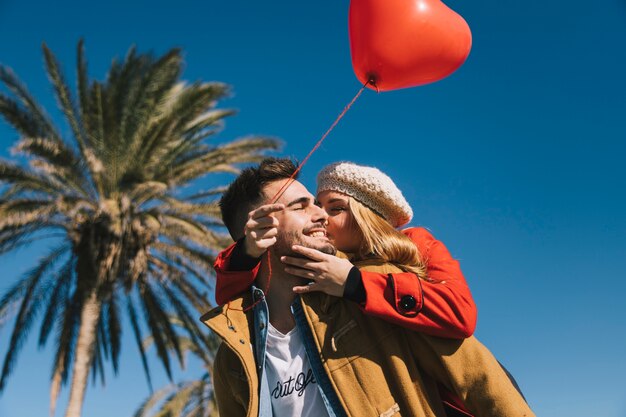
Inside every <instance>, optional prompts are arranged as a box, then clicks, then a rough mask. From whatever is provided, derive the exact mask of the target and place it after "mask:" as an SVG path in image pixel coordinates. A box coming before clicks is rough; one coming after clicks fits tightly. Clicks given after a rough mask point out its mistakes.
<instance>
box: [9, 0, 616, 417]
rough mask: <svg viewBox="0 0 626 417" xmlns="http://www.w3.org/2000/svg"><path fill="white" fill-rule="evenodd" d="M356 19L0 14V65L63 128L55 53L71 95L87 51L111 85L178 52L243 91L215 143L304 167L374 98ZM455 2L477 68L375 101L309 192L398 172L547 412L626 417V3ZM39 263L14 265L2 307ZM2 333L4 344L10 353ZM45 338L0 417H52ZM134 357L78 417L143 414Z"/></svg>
mask: <svg viewBox="0 0 626 417" xmlns="http://www.w3.org/2000/svg"><path fill="white" fill-rule="evenodd" d="M348 4H349V2H348V0H339V1H327V0H320V1H317V2H298V1H284V0H276V1H273V2H253V1H241V0H230V1H209V0H205V1H184V0H181V1H178V2H165V1H156V0H155V1H151V2H139V1H135V2H128V1H125V2H122V1H119V0H113V1H110V2H106V3H103V2H97V3H95V2H94V3H92V4H89V3H88V2H77V1H67V0H60V1H55V2H43V1H31V2H24V1H20V2H18V1H15V0H0V39H3V42H0V62H1V63H2V64H4V65H8V66H10V67H12V68H13V69H14V70H15V72H16V73H17V74H19V76H20V77H21V78H22V80H23V81H24V82H25V83H26V84H27V85H28V86H29V88H30V89H31V91H32V92H33V94H34V95H35V96H36V97H37V98H38V99H39V100H40V101H41V102H42V103H43V104H44V105H45V106H46V107H47V108H48V110H49V111H50V113H51V114H52V115H53V116H54V117H55V118H56V120H59V121H60V120H61V119H60V117H59V114H58V112H57V111H56V110H54V106H55V103H54V100H53V98H52V94H51V88H50V86H49V84H48V82H47V79H46V76H45V74H44V71H43V61H42V55H41V49H40V46H41V43H42V42H43V41H45V42H46V43H47V44H48V45H49V47H50V48H51V49H52V50H53V51H54V52H55V53H56V54H57V57H58V58H59V60H60V61H61V62H62V63H63V66H64V68H65V70H66V74H67V75H66V77H67V78H68V79H69V80H73V76H74V70H73V68H74V66H75V47H76V42H77V41H78V39H79V38H81V37H83V38H84V39H85V42H86V50H87V56H88V59H89V65H90V74H91V75H92V77H95V78H98V79H102V78H104V76H105V74H106V70H107V68H108V66H109V65H110V61H111V58H112V57H114V56H119V57H123V56H124V54H125V52H126V51H127V50H128V48H129V46H130V45H131V44H135V45H137V47H138V49H139V50H140V51H148V50H152V51H154V52H155V53H163V52H165V51H166V50H168V49H169V48H171V47H174V46H179V47H182V48H183V49H184V51H185V57H186V69H185V73H184V78H185V79H187V80H190V81H194V80H217V81H222V82H226V83H228V84H230V85H232V87H233V94H232V96H231V97H230V98H229V99H227V100H224V101H223V102H222V103H221V106H223V107H229V108H237V109H238V110H239V114H238V115H237V116H235V117H233V118H231V119H230V120H229V121H228V122H227V125H226V129H225V130H224V132H223V133H222V134H220V137H219V140H230V139H233V138H235V137H239V136H243V135H247V134H264V135H271V136H275V137H278V138H281V139H282V140H283V141H284V146H283V150H282V151H281V152H280V154H281V155H287V156H293V157H297V158H303V157H304V156H305V155H306V154H307V153H308V151H309V149H310V148H311V147H312V146H313V144H314V143H315V142H316V141H317V140H318V139H319V137H320V136H321V135H322V134H323V133H324V131H325V130H326V129H327V128H328V126H329V125H330V124H331V123H332V121H333V120H334V119H335V117H336V116H337V114H338V113H339V112H340V111H341V109H342V108H343V106H344V105H345V104H346V103H347V102H348V101H349V100H350V99H351V98H352V97H353V96H354V94H355V93H356V92H357V91H358V89H359V87H360V85H359V83H358V81H357V80H356V77H355V76H354V74H353V71H352V67H351V62H350V51H349V44H348V28H347V11H348ZM447 4H448V5H449V6H451V7H452V8H453V9H455V10H456V11H457V12H459V13H460V14H461V15H462V16H464V17H465V19H466V20H467V21H468V23H469V25H470V27H471V28H472V33H473V48H472V52H471V54H470V56H469V58H468V60H467V62H466V63H465V65H464V66H463V67H461V69H460V70H459V71H457V72H456V73H454V74H453V75H452V76H450V77H449V78H447V79H444V80H442V81H440V82H437V83H434V84H431V85H427V86H423V87H419V88H411V89H405V90H399V91H392V92H386V93H381V94H376V93H375V92H373V91H369V90H368V91H366V92H365V93H364V94H363V95H362V96H361V98H360V99H359V101H358V102H357V103H356V104H355V105H354V107H353V108H352V110H351V111H350V112H349V113H348V114H347V116H346V117H345V118H344V119H343V120H342V122H341V123H340V125H339V126H338V127H337V128H336V129H335V130H334V131H333V133H332V134H331V135H330V136H329V137H328V139H327V140H326V142H325V143H324V144H323V146H322V147H321V148H320V149H319V150H318V151H317V152H316V153H315V154H314V156H313V157H312V158H311V160H310V162H309V163H308V164H307V166H306V168H305V172H304V175H303V178H302V179H303V182H304V183H305V184H306V185H308V186H310V187H311V188H314V178H315V173H316V172H317V171H318V170H319V169H320V168H321V167H322V166H324V165H325V164H327V163H329V162H333V161H336V160H353V161H356V162H359V163H363V164H370V165H375V166H377V167H379V168H381V169H382V170H384V171H385V172H387V173H388V174H389V175H390V176H391V177H392V178H394V180H396V182H397V184H398V185H399V187H400V188H401V189H402V190H403V191H404V193H405V195H406V196H407V199H408V200H409V202H410V203H411V205H412V206H413V209H414V212H415V218H414V220H413V222H412V224H413V225H419V226H425V227H428V228H429V229H430V230H431V231H432V232H433V233H434V234H435V236H437V237H438V238H439V239H441V240H442V241H444V243H446V245H447V246H448V248H449V249H450V250H451V252H452V254H453V255H454V256H455V257H457V258H458V259H459V260H460V261H461V265H462V267H463V271H464V273H465V275H466V278H467V280H468V282H469V284H470V287H471V288H472V291H473V294H474V297H475V299H476V302H477V304H478V310H479V320H478V328H477V331H476V335H477V336H478V337H479V338H480V339H481V340H482V341H483V342H484V343H485V344H486V345H487V346H488V347H489V348H490V349H491V350H492V351H493V352H494V353H495V354H496V356H497V357H498V358H499V359H500V360H501V362H503V363H504V364H505V365H506V366H507V367H508V368H509V369H510V370H511V372H512V373H513V374H514V375H515V376H516V378H517V380H518V382H519V383H520V385H521V387H522V389H523V390H524V393H525V395H526V397H527V398H528V400H529V402H530V404H531V406H532V407H533V408H534V410H535V411H536V413H537V414H538V415H545V416H569V417H577V416H580V417H583V416H585V417H587V416H603V417H624V416H626V384H624V382H623V375H624V374H625V373H626V359H625V357H624V352H626V303H625V302H624V298H625V297H624V293H625V291H626V164H625V163H624V157H625V155H626V123H625V122H624V120H626V77H625V76H624V75H625V74H626V47H625V42H626V2H625V1H624V0H605V1H602V2H588V1H581V0H572V1H569V2H546V1H539V0H529V1H525V2H519V1H512V0H497V1H496V0H485V1H482V2H468V1H458V0H454V1H449V2H447ZM60 123H62V122H61V121H60ZM62 126H63V129H64V131H65V132H69V128H68V127H67V126H66V125H63V124H62ZM15 139H16V135H15V133H14V132H13V131H11V130H10V129H9V128H8V127H7V126H6V124H4V123H0V157H10V154H9V151H8V149H9V148H10V147H11V145H12V143H13V142H14V140H15ZM219 181H221V182H222V183H223V182H224V181H227V179H224V178H220V179H219ZM208 184H210V181H208V182H207V185H208ZM43 247H45V242H42V243H40V244H36V245H34V246H33V247H32V248H30V249H28V250H24V251H22V252H18V253H16V254H12V255H10V256H5V257H2V258H0V290H1V289H4V288H6V287H8V286H9V285H10V284H11V283H12V282H13V281H14V280H15V279H16V278H17V277H18V276H19V275H20V274H21V273H23V272H24V271H25V270H26V269H27V268H28V266H29V265H30V264H31V263H32V261H33V259H35V258H36V257H37V256H40V255H41V254H42V252H41V251H42V249H43ZM8 335H9V328H7V327H6V326H5V327H4V328H2V329H0V354H2V355H4V353H5V351H6V339H7V338H8ZM34 339H35V337H31V338H29V339H28V340H27V342H26V343H27V344H26V347H25V348H24V350H23V351H22V354H21V357H20V359H19V362H18V364H17V367H16V369H15V371H14V373H13V376H12V378H11V380H10V382H9V386H8V388H7V389H6V390H5V392H4V393H3V394H2V395H0V416H3V417H4V416H6V417H31V416H32V417H35V416H43V415H46V413H47V412H48V411H47V410H48V386H49V385H48V384H49V375H50V369H51V365H52V363H51V356H52V353H51V351H52V349H51V346H48V348H44V349H41V350H37V349H36V347H35V344H36V341H35V340H34ZM125 341H127V342H128V343H126V344H125V345H124V346H123V353H122V363H121V364H120V372H119V375H118V376H117V377H113V375H111V372H108V380H107V385H106V387H105V388H102V387H101V386H100V385H96V386H91V387H90V389H89V391H88V392H87V398H86V402H85V407H84V413H83V415H85V416H89V417H108V416H131V415H132V413H133V412H134V410H135V409H136V408H137V406H138V405H139V404H140V402H141V401H142V400H143V399H144V398H145V397H146V395H147V394H148V388H147V386H146V383H145V379H144V376H143V373H142V370H141V365H140V363H139V357H138V354H137V353H136V348H135V346H134V342H133V341H132V340H131V337H130V335H129V334H126V335H125ZM151 364H152V365H154V372H155V374H156V377H155V386H157V387H158V386H160V385H162V384H165V383H166V379H165V377H164V376H163V373H162V372H161V370H160V369H159V368H158V367H157V365H158V364H157V361H156V360H155V357H152V358H151ZM194 367H197V364H194V363H193V362H192V363H191V366H190V368H194ZM197 374H198V370H197V369H190V370H188V372H187V373H186V374H182V373H181V374H179V377H183V376H184V375H188V376H189V375H191V376H193V375H197ZM64 394H66V392H65V393H64ZM65 397H66V395H62V398H61V403H60V405H59V410H58V412H57V415H59V414H60V413H61V412H63V411H64V401H65V400H66V398H65Z"/></svg>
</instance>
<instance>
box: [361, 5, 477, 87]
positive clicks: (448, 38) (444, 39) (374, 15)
mask: <svg viewBox="0 0 626 417" xmlns="http://www.w3.org/2000/svg"><path fill="white" fill-rule="evenodd" d="M349 32H350V51H351V53H352V66H353V67H354V72H355V73H356V76H357V78H358V79H359V81H361V82H362V83H363V84H365V83H366V82H368V81H370V84H368V87H370V88H372V89H374V90H377V91H389V90H395V89H398V88H407V87H415V86H418V85H424V84H428V83H432V82H435V81H438V80H440V79H442V78H444V77H447V76H448V75H450V74H452V73H453V72H454V71H456V69H457V68H459V67H460V66H461V65H462V64H463V62H465V59H467V56H468V55H469V52H470V49H471V47H472V33H471V32H470V28H469V26H468V25H467V22H465V20H464V19H463V18H462V17H461V16H459V15H458V14H457V13H455V12H454V11H453V10H452V9H450V8H449V7H448V6H446V5H445V4H443V3H442V2H441V1H439V0H351V1H350V14H349Z"/></svg>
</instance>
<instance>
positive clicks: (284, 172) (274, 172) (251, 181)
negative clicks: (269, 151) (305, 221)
mask: <svg viewBox="0 0 626 417" xmlns="http://www.w3.org/2000/svg"><path fill="white" fill-rule="evenodd" d="M296 169H297V166H296V164H295V163H294V162H293V161H292V160H290V159H289V158H267V159H264V160H263V161H262V162H261V163H260V164H259V165H258V166H255V167H250V168H246V169H244V170H243V171H242V172H241V174H239V176H238V177H237V178H236V179H235V181H233V182H232V184H230V185H229V186H228V189H227V190H226V192H224V195H223V196H222V199H221V200H220V209H221V210H222V220H224V224H225V225H226V227H227V228H228V232H229V233H230V236H231V237H232V238H233V240H239V239H241V238H242V237H243V236H244V233H243V229H244V227H245V225H246V221H248V213H249V212H251V211H252V210H254V209H255V208H256V206H258V205H260V204H261V203H262V202H263V200H265V199H268V198H272V197H273V196H268V195H265V194H264V193H263V188H265V186H266V185H268V184H269V183H272V182H274V181H278V180H282V179H287V178H290V177H291V176H292V175H293V173H294V172H295V171H296ZM297 177H298V176H297V175H296V176H295V177H294V179H297Z"/></svg>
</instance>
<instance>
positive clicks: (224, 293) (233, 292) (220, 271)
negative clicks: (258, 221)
mask: <svg viewBox="0 0 626 417" xmlns="http://www.w3.org/2000/svg"><path fill="white" fill-rule="evenodd" d="M237 245H238V243H233V244H232V245H230V246H229V247H228V248H226V249H224V250H223V251H221V252H220V253H219V254H218V255H217V259H216V260H215V264H214V265H213V266H214V268H215V280H216V283H215V301H217V304H219V305H223V304H226V303H227V302H229V301H230V300H232V299H234V298H235V297H236V296H237V295H238V294H240V293H242V292H244V291H246V290H247V289H248V288H250V286H251V285H252V283H253V282H254V279H255V278H256V274H257V272H258V270H259V266H260V262H257V264H256V265H255V266H254V267H253V268H252V269H248V270H242V271H237V270H232V268H230V261H231V258H232V256H233V255H234V252H235V251H236V250H238V249H241V248H240V247H238V246H237Z"/></svg>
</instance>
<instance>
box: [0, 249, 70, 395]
mask: <svg viewBox="0 0 626 417" xmlns="http://www.w3.org/2000/svg"><path fill="white" fill-rule="evenodd" d="M67 250H68V248H67V246H66V245H61V246H59V247H56V248H54V249H52V250H51V251H50V253H49V254H48V255H47V256H46V257H44V258H42V259H41V260H40V261H39V263H38V264H37V266H36V267H34V268H33V269H31V270H30V271H29V272H28V273H27V274H26V276H25V277H24V278H22V279H21V280H20V281H18V282H17V284H15V285H14V286H13V287H12V288H11V289H10V290H9V291H8V292H7V293H6V294H5V296H4V297H3V298H2V300H0V311H2V310H3V308H4V306H5V305H7V304H10V303H12V302H15V301H18V300H19V301H18V302H19V303H20V308H19V311H18V314H17V317H16V319H15V324H14V325H13V332H12V333H11V339H10V341H9V347H8V350H7V353H6V355H5V357H4V362H3V365H2V374H1V375H0V391H2V390H3V389H4V388H5V386H6V380H7V377H8V376H9V374H10V373H11V371H12V370H13V366H14V365H15V361H16V359H17V353H18V352H19V350H20V348H21V345H22V343H23V342H24V340H25V338H26V336H27V335H28V332H29V330H30V328H31V326H32V325H33V324H34V323H35V320H34V318H35V317H36V315H37V313H38V312H39V310H40V308H41V307H42V306H43V305H45V297H46V294H47V291H45V289H44V291H42V290H41V282H42V280H44V279H45V278H46V277H47V275H46V273H47V271H48V270H50V269H51V268H53V267H54V265H55V260H58V259H59V257H61V256H62V255H63V254H64V253H65V252H66V251H67Z"/></svg>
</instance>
